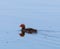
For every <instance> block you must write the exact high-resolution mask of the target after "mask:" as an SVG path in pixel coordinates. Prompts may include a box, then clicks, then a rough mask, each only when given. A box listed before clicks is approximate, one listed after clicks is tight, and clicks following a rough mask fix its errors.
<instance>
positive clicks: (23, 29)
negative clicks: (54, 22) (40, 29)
mask: <svg viewBox="0 0 60 49" xmlns="http://www.w3.org/2000/svg"><path fill="white" fill-rule="evenodd" d="M19 27H21V33H20V34H19V35H20V36H21V37H24V35H25V33H28V34H35V33H37V30H36V29H33V28H26V26H25V24H20V25H19Z"/></svg>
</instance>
